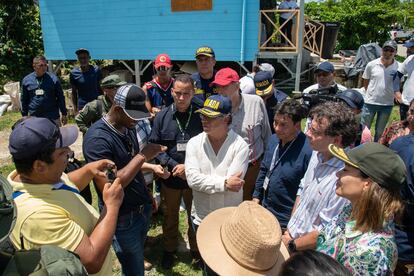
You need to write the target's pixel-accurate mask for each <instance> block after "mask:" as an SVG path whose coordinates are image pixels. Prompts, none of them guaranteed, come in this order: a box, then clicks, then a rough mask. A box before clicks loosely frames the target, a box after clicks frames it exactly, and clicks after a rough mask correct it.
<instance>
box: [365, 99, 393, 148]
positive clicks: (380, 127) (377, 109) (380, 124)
mask: <svg viewBox="0 0 414 276" xmlns="http://www.w3.org/2000/svg"><path fill="white" fill-rule="evenodd" d="M392 108H393V106H392V105H376V104H367V103H366V104H364V107H363V108H362V115H361V123H362V124H363V125H366V126H368V128H371V124H372V121H373V120H374V117H375V114H377V121H376V122H375V136H374V142H378V140H379V138H380V137H381V135H382V133H383V132H384V129H385V126H386V125H387V122H388V119H389V118H390V115H391V112H392Z"/></svg>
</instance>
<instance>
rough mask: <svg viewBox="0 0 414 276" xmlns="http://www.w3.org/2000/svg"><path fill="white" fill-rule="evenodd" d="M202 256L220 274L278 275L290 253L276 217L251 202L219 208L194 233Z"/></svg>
mask: <svg viewBox="0 0 414 276" xmlns="http://www.w3.org/2000/svg"><path fill="white" fill-rule="evenodd" d="M197 244H198V248H199V250H200V253H201V257H202V258H203V260H204V261H205V262H206V263H207V265H208V266H209V267H210V268H211V269H213V270H214V271H215V272H216V273H218V274H219V275H223V276H226V275H277V273H278V271H279V270H280V267H281V265H282V264H283V262H284V261H285V260H286V259H288V258H289V253H288V251H287V249H286V247H285V245H284V244H283V243H282V230H281V228H280V225H279V222H278V221H277V219H276V218H275V216H274V215H273V214H272V213H270V212H269V211H268V210H266V209H265V208H263V207H262V206H260V205H259V204H257V203H254V202H252V201H244V202H242V203H241V204H240V205H239V206H238V207H227V208H222V209H218V210H216V211H214V212H212V213H211V214H209V215H208V216H207V217H205V218H204V219H203V221H202V222H201V224H200V226H199V228H198V230H197Z"/></svg>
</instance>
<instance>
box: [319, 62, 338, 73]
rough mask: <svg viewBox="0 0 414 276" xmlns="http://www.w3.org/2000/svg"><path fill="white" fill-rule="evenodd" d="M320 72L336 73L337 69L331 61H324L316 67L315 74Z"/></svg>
mask: <svg viewBox="0 0 414 276" xmlns="http://www.w3.org/2000/svg"><path fill="white" fill-rule="evenodd" d="M319 71H323V72H327V73H333V72H335V67H334V66H333V64H332V63H330V62H329V61H324V62H321V63H319V65H318V66H317V67H316V69H315V73H318V72H319Z"/></svg>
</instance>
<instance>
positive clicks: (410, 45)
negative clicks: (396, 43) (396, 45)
mask: <svg viewBox="0 0 414 276" xmlns="http://www.w3.org/2000/svg"><path fill="white" fill-rule="evenodd" d="M413 46H414V38H411V39H410V40H408V41H407V42H406V43H404V47H407V48H411V47H413Z"/></svg>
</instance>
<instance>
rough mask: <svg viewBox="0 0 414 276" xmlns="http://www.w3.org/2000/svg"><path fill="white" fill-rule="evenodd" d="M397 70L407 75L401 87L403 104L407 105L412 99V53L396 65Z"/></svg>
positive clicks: (413, 69) (413, 75)
mask: <svg viewBox="0 0 414 276" xmlns="http://www.w3.org/2000/svg"><path fill="white" fill-rule="evenodd" d="M398 71H399V72H401V73H402V74H404V75H407V79H406V81H405V83H404V87H403V93H402V100H403V103H404V104H406V105H409V104H410V102H411V100H412V99H414V74H413V72H414V55H411V56H409V57H408V58H406V59H405V60H404V62H403V63H401V64H400V66H399V67H398Z"/></svg>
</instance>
